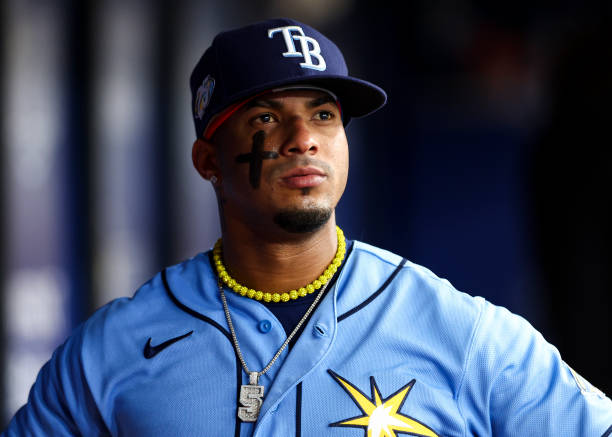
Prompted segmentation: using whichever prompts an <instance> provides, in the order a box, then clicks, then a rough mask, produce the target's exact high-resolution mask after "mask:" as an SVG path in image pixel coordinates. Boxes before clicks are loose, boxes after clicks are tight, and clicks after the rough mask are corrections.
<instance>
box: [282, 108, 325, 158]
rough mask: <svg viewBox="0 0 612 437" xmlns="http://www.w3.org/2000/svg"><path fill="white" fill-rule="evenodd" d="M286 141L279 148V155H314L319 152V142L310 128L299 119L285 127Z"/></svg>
mask: <svg viewBox="0 0 612 437" xmlns="http://www.w3.org/2000/svg"><path fill="white" fill-rule="evenodd" d="M286 129H287V133H286V139H285V142H284V144H283V146H282V147H281V150H280V153H281V155H301V154H305V153H308V154H311V155H314V154H316V153H317V152H318V150H319V142H318V140H317V137H316V136H315V135H314V132H313V130H312V128H311V127H309V126H308V124H307V123H306V122H305V121H304V119H302V118H300V117H296V118H294V119H293V120H291V123H289V124H288V125H287V127H286Z"/></svg>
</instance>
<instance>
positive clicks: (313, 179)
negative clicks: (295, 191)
mask: <svg viewBox="0 0 612 437" xmlns="http://www.w3.org/2000/svg"><path fill="white" fill-rule="evenodd" d="M326 178H327V174H325V172H324V171H323V170H321V169H319V168H316V167H297V168H293V169H291V170H289V171H287V172H285V173H283V174H282V175H281V177H280V179H281V181H282V183H283V185H285V186H287V187H289V188H310V187H316V186H317V185H320V184H322V183H323V181H324V180H325V179H326Z"/></svg>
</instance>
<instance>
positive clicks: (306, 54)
mask: <svg viewBox="0 0 612 437" xmlns="http://www.w3.org/2000/svg"><path fill="white" fill-rule="evenodd" d="M278 32H281V33H282V34H283V38H284V39H285V45H286V46H287V51H286V52H285V53H283V56H284V57H286V58H294V57H297V56H301V57H303V58H304V62H300V67H302V68H312V69H313V70H318V71H324V70H325V68H326V67H327V64H325V59H323V56H321V47H320V46H319V43H318V42H317V40H316V39H314V38H311V37H309V36H306V35H305V34H304V31H303V30H302V28H301V27H300V26H284V27H275V28H274V29H268V38H272V37H274V34H275V33H278ZM294 40H295V41H299V42H300V48H301V49H302V51H301V52H299V51H297V50H296V49H295V44H294V42H293V41H294ZM313 57H314V58H316V59H317V61H318V63H317V64H313V63H312V58H313Z"/></svg>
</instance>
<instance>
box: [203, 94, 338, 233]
mask: <svg viewBox="0 0 612 437" xmlns="http://www.w3.org/2000/svg"><path fill="white" fill-rule="evenodd" d="M212 143H213V146H214V150H215V153H216V158H217V165H218V170H219V176H218V179H219V181H218V185H217V189H218V195H219V198H220V201H221V202H222V211H223V215H224V218H225V219H226V220H228V219H233V220H238V221H242V222H244V223H245V224H247V225H248V226H250V227H253V226H255V227H256V228H258V229H260V230H264V229H266V228H269V227H270V225H271V224H273V223H276V225H278V226H280V227H281V228H283V229H285V230H287V231H289V232H309V231H313V230H315V229H317V228H318V227H319V226H321V225H323V224H324V223H325V222H326V221H327V220H328V219H329V217H330V216H331V214H333V210H334V208H335V207H336V204H337V203H338V201H339V200H340V197H341V196H342V193H343V191H344V188H345V186H346V180H347V175H348V144H347V140H346V135H345V132H344V126H343V125H342V120H341V116H340V111H339V109H338V107H337V105H336V102H335V101H334V100H333V98H331V96H330V95H329V94H327V93H325V92H322V91H314V90H290V91H282V92H275V93H267V94H264V95H262V96H260V97H257V98H255V99H253V100H251V101H249V102H248V103H247V104H246V105H244V106H243V107H242V108H241V109H239V110H238V111H237V112H236V113H234V114H233V115H232V116H231V117H230V118H229V119H228V120H227V121H226V122H225V123H223V125H221V127H220V128H219V130H218V131H217V132H216V133H215V135H214V136H213V139H212Z"/></svg>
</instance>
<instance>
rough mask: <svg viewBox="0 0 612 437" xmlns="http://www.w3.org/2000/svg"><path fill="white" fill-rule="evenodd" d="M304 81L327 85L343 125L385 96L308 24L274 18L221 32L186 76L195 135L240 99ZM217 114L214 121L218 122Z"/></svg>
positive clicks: (375, 107) (372, 108) (382, 101)
mask: <svg viewBox="0 0 612 437" xmlns="http://www.w3.org/2000/svg"><path fill="white" fill-rule="evenodd" d="M297 85H305V86H309V87H316V88H320V89H324V90H327V91H329V92H330V93H331V94H332V95H335V96H336V97H337V99H338V101H339V103H340V107H341V111H342V119H343V122H344V125H345V126H346V124H348V122H349V121H350V119H351V118H352V117H363V116H365V115H368V114H371V113H372V112H374V111H376V110H378V109H380V108H381V107H382V106H383V105H384V104H385V103H386V101H387V95H386V93H385V92H384V91H383V90H382V89H381V88H380V87H378V86H376V85H374V84H372V83H370V82H367V81H365V80H362V79H357V78H355V77H351V76H349V75H348V68H347V66H346V62H345V61H344V57H343V56H342V52H341V51H340V49H339V48H338V47H337V46H336V45H335V44H334V43H333V42H332V41H330V40H329V39H328V38H327V37H325V36H324V35H323V34H321V33H320V32H318V31H317V30H315V29H313V28H312V27H310V26H308V25H306V24H303V23H300V22H298V21H295V20H292V19H289V18H276V19H271V20H266V21H262V22H259V23H255V24H251V25H249V26H245V27H241V28H238V29H234V30H229V31H226V32H221V33H219V34H218V35H217V36H216V37H215V39H214V40H213V42H212V45H211V46H210V47H209V48H208V49H207V50H206V52H204V54H203V55H202V57H201V58H200V60H199V61H198V63H197V64H196V66H195V68H194V70H193V72H192V74H191V78H190V86H191V95H192V102H191V103H192V112H193V120H194V123H195V130H196V136H197V137H198V138H201V137H203V136H204V132H205V130H206V129H207V127H209V124H212V123H211V120H212V119H213V118H218V116H219V115H220V114H222V113H223V112H226V111H227V110H228V108H230V109H231V107H232V106H233V107H234V108H235V107H236V105H238V104H240V102H244V101H245V100H247V99H249V98H251V97H253V96H256V95H260V94H262V93H263V92H266V91H270V90H274V89H277V88H284V87H292V86H297ZM218 121H219V120H217V126H218Z"/></svg>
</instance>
